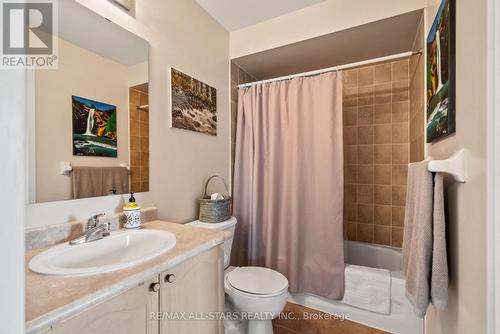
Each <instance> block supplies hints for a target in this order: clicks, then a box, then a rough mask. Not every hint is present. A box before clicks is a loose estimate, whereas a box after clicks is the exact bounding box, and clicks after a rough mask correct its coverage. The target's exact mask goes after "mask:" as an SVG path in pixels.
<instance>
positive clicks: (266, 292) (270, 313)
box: [189, 217, 288, 334]
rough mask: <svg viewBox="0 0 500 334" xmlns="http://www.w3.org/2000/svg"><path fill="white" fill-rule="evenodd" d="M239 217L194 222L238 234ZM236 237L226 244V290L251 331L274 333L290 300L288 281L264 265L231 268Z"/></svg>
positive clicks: (232, 303) (227, 297)
mask: <svg viewBox="0 0 500 334" xmlns="http://www.w3.org/2000/svg"><path fill="white" fill-rule="evenodd" d="M236 223H237V221H236V218H234V217H231V219H229V220H227V221H224V222H221V223H216V224H210V223H202V222H199V221H195V222H191V223H189V225H191V226H194V227H201V228H209V229H219V230H226V231H229V232H231V233H233V234H234V229H235V225H236ZM232 243H233V237H231V238H230V239H229V240H226V241H225V242H224V244H223V249H224V268H225V270H224V290H225V293H226V301H227V302H229V303H230V304H231V305H232V306H233V308H234V309H235V311H237V313H239V316H240V317H242V318H243V319H247V320H248V330H247V333H248V334H272V333H273V327H272V320H273V319H275V318H276V317H277V316H278V315H279V314H280V312H281V311H283V309H284V307H285V305H286V302H287V299H288V280H287V278H286V277H285V276H283V275H282V274H281V273H279V272H277V271H275V270H272V269H268V268H264V267H230V266H229V259H230V257H231V248H232Z"/></svg>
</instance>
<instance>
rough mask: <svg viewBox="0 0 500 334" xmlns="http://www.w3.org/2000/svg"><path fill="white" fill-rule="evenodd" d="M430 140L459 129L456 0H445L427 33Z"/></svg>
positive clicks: (427, 132)
mask: <svg viewBox="0 0 500 334" xmlns="http://www.w3.org/2000/svg"><path fill="white" fill-rule="evenodd" d="M426 63H427V66H426V67H427V94H426V95H427V126H426V137H427V142H428V143H431V142H433V141H435V140H437V139H440V138H443V137H445V136H448V135H449V134H451V133H454V132H455V0H443V1H442V2H441V4H440V6H439V9H438V12H437V14H436V17H435V18H434V22H433V24H432V27H431V30H430V31H429V35H428V36H427V60H426Z"/></svg>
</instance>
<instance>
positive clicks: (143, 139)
mask: <svg viewBox="0 0 500 334" xmlns="http://www.w3.org/2000/svg"><path fill="white" fill-rule="evenodd" d="M129 98H130V101H129V103H130V105H129V110H130V182H131V183H130V189H131V191H132V192H134V193H138V192H147V191H149V112H148V111H145V110H140V109H139V108H138V106H141V105H145V104H148V100H149V97H148V94H147V93H146V92H143V91H140V90H137V89H134V88H133V87H132V88H130V90H129Z"/></svg>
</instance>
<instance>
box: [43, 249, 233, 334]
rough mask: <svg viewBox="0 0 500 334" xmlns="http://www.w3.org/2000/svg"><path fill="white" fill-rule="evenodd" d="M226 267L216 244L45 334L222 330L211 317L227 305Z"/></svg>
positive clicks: (213, 333) (212, 333)
mask: <svg viewBox="0 0 500 334" xmlns="http://www.w3.org/2000/svg"><path fill="white" fill-rule="evenodd" d="M222 267H223V254H222V249H221V248H220V247H215V248H212V249H210V250H208V251H206V252H204V253H202V254H200V255H198V256H195V257H193V258H191V259H189V260H186V261H184V262H182V263H180V264H178V265H177V266H175V267H173V268H172V269H170V270H168V271H167V272H164V273H161V274H160V275H157V276H156V277H154V278H153V279H151V280H149V281H146V282H144V283H141V284H139V285H138V286H137V287H134V288H132V289H130V290H128V291H125V292H124V293H122V294H120V295H118V296H116V297H113V298H111V299H109V300H106V301H104V302H102V303H100V304H98V305H96V306H93V307H91V308H89V309H87V310H85V311H83V312H81V313H78V314H76V315H74V316H72V317H70V318H68V319H66V320H63V321H61V322H59V323H56V324H54V325H53V326H52V327H51V328H50V329H48V330H45V331H43V332H42V333H44V334H48V333H51V334H52V333H56V334H195V333H196V334H222V333H223V332H224V327H223V321H222V320H218V318H216V319H215V320H211V319H207V318H206V317H209V316H213V317H217V316H219V318H220V313H218V312H222V311H223V309H224V287H223V276H224V274H223V268H222ZM152 314H157V315H158V316H157V317H156V318H154V317H152V316H151V315H152ZM182 318H184V319H182ZM204 319H206V320H204Z"/></svg>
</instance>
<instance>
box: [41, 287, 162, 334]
mask: <svg viewBox="0 0 500 334" xmlns="http://www.w3.org/2000/svg"><path fill="white" fill-rule="evenodd" d="M159 285H160V284H159V282H158V277H155V278H154V279H151V280H150V281H146V282H144V283H140V284H139V285H138V286H137V287H135V288H132V289H130V290H128V291H125V292H124V293H122V294H120V295H118V296H116V297H113V298H111V299H109V300H107V301H105V302H103V303H100V304H98V305H96V306H94V307H92V308H89V309H87V310H85V311H83V312H81V313H79V314H76V315H75V316H73V317H71V318H69V319H66V320H63V321H62V322H59V323H56V324H54V325H53V326H52V327H51V328H50V329H48V330H46V331H44V332H42V333H44V334H45V333H47V334H48V333H57V334H125V333H130V334H132V333H133V334H153V333H154V334H157V333H158V326H159V324H158V321H156V320H151V318H150V314H151V312H158V297H159V294H160V292H159ZM154 290H156V292H155V291H154Z"/></svg>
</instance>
